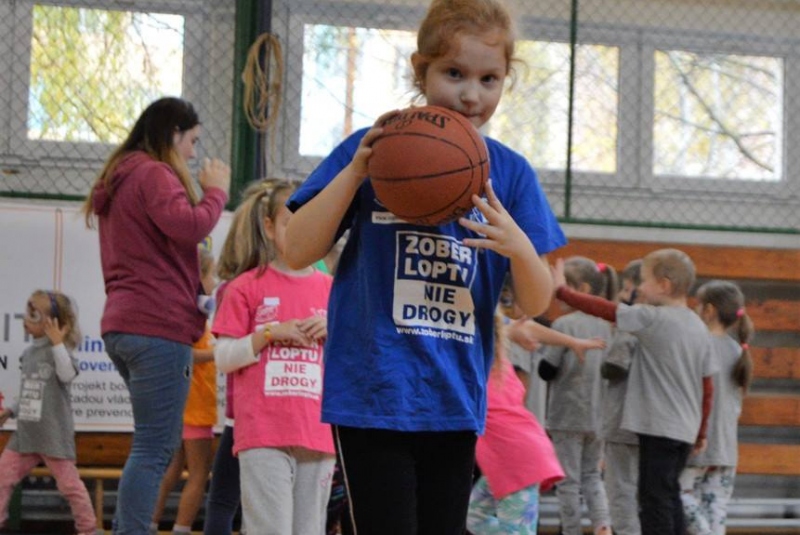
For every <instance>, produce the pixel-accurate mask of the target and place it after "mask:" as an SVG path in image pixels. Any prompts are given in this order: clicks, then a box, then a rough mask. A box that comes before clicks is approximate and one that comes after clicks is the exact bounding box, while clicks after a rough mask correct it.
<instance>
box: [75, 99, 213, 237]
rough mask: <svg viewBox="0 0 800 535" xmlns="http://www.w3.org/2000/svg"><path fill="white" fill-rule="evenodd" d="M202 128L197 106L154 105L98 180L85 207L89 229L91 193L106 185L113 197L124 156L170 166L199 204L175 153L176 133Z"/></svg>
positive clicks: (178, 102) (181, 102)
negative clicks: (116, 172)
mask: <svg viewBox="0 0 800 535" xmlns="http://www.w3.org/2000/svg"><path fill="white" fill-rule="evenodd" d="M199 124H200V118H199V117H198V116H197V112H196V111H195V109H194V106H192V104H191V103H190V102H189V101H187V100H184V99H182V98H177V97H163V98H160V99H158V100H156V101H155V102H152V103H151V104H150V105H149V106H147V108H145V110H144V111H143V112H142V114H141V115H140V116H139V118H138V119H137V120H136V123H134V125H133V128H132V129H131V131H130V133H129V134H128V137H127V138H126V139H125V141H123V142H122V144H121V145H120V146H119V147H117V148H116V150H114V152H113V153H112V154H111V156H110V157H109V159H108V160H107V161H106V164H105V166H103V170H102V171H101V172H100V174H99V175H98V176H97V179H96V180H95V182H94V184H92V188H91V190H90V191H89V195H88V196H87V197H86V200H85V201H84V204H83V212H84V216H85V218H86V225H87V226H89V227H91V226H92V192H93V191H94V189H95V187H97V185H98V184H100V183H103V185H104V186H105V188H106V191H107V192H108V195H109V196H110V197H113V195H114V191H113V184H112V182H111V179H112V177H113V176H114V170H115V169H116V167H117V164H119V162H120V160H122V159H123V158H124V157H125V156H127V155H128V154H130V153H131V152H134V151H144V152H146V153H147V154H149V155H150V157H152V158H153V159H154V160H157V161H159V162H164V163H166V164H167V165H169V166H170V167H171V168H172V169H173V170H174V171H175V173H176V174H177V175H178V178H179V179H180V181H181V184H183V187H184V189H185V190H186V195H188V197H189V200H190V202H191V203H192V204H196V203H197V201H198V196H197V192H195V190H194V187H193V185H192V178H191V175H190V174H189V168H188V167H187V166H186V162H185V161H184V160H183V158H181V157H180V156H179V155H178V153H177V152H176V151H175V145H174V141H173V140H174V139H175V133H176V132H177V133H180V132H186V131H188V130H191V129H192V128H194V127H195V126H197V125H199Z"/></svg>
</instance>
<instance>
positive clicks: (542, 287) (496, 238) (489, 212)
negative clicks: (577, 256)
mask: <svg viewBox="0 0 800 535" xmlns="http://www.w3.org/2000/svg"><path fill="white" fill-rule="evenodd" d="M472 202H473V203H474V204H475V206H476V207H477V208H478V210H480V211H481V213H482V214H483V215H484V217H485V218H486V221H487V222H486V223H479V222H477V221H472V220H469V219H467V218H465V217H462V218H461V219H460V220H459V223H461V225H463V226H464V227H466V228H468V229H470V230H472V231H474V232H476V233H478V234H480V235H481V236H484V237H483V238H465V239H464V245H466V246H468V247H482V248H484V249H490V250H492V251H494V252H496V253H498V254H501V255H503V256H505V257H507V258H508V259H509V260H510V261H511V277H512V278H513V279H514V286H515V288H517V289H518V290H517V291H516V292H515V295H514V299H515V301H516V302H517V304H518V305H519V307H520V309H522V311H523V312H524V313H525V314H527V315H528V316H538V315H539V314H541V313H542V312H544V311H545V310H546V309H547V307H548V305H549V304H550V299H551V297H552V291H553V282H552V280H551V278H550V273H549V270H548V267H547V264H546V263H545V262H544V261H543V260H542V259H541V258H540V257H539V255H538V253H537V252H536V248H535V247H534V246H533V243H531V240H530V238H528V236H527V235H526V234H525V233H524V232H523V231H522V229H521V228H519V225H517V223H516V222H515V221H514V219H513V218H512V217H511V214H509V213H508V212H507V211H506V209H505V208H504V207H503V205H502V204H501V203H500V200H499V199H498V198H497V196H496V195H495V193H494V189H492V182H491V180H490V181H488V182H487V183H486V200H484V199H482V198H480V197H478V196H477V195H473V196H472Z"/></svg>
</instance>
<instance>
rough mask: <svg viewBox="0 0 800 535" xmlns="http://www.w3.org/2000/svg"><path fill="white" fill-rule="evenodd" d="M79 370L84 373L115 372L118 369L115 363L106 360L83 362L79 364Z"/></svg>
mask: <svg viewBox="0 0 800 535" xmlns="http://www.w3.org/2000/svg"><path fill="white" fill-rule="evenodd" d="M78 369H79V370H80V371H82V372H86V371H90V372H115V371H117V367H116V366H114V363H113V362H110V361H105V360H100V361H96V360H81V361H80V362H78Z"/></svg>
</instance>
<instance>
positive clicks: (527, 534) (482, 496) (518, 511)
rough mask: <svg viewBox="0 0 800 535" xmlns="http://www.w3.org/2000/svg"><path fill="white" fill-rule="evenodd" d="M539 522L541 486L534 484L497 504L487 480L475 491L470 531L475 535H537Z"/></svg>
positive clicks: (483, 480)
mask: <svg viewBox="0 0 800 535" xmlns="http://www.w3.org/2000/svg"><path fill="white" fill-rule="evenodd" d="M538 522H539V485H531V486H530V487H526V488H524V489H522V490H518V491H517V492H514V493H513V494H509V495H508V496H506V497H504V498H503V499H501V500H500V501H497V500H495V499H494V497H493V496H492V493H491V492H490V491H489V484H488V483H487V482H486V478H485V477H481V478H480V479H479V480H478V482H477V483H475V486H474V487H473V488H472V494H471V495H470V497H469V512H468V513H467V528H468V529H469V530H470V531H471V532H472V533H474V534H475V535H507V534H519V535H535V533H536V524H537V523H538Z"/></svg>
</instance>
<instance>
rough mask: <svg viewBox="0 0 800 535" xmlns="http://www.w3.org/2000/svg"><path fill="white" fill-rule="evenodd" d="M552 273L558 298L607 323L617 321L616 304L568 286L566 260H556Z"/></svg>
mask: <svg viewBox="0 0 800 535" xmlns="http://www.w3.org/2000/svg"><path fill="white" fill-rule="evenodd" d="M552 273H553V284H554V285H555V287H556V298H558V299H560V300H561V301H563V302H565V303H566V304H568V305H569V306H571V307H572V308H575V309H578V310H580V311H581V312H586V313H587V314H591V315H592V316H597V317H598V318H601V319H604V320H606V321H610V322H616V321H617V304H616V303H614V302H613V301H609V300H608V299H603V298H602V297H598V296H596V295H590V294H587V293H583V292H578V291H575V290H573V289H572V288H570V287H569V286H567V280H566V278H565V277H564V260H562V259H560V258H559V259H558V260H556V264H555V266H554V267H553V269H552Z"/></svg>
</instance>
